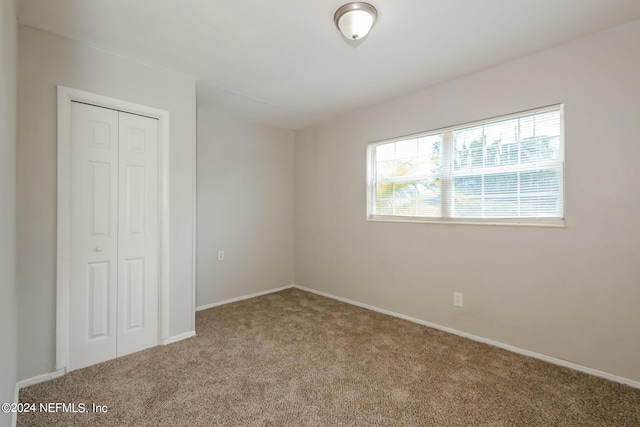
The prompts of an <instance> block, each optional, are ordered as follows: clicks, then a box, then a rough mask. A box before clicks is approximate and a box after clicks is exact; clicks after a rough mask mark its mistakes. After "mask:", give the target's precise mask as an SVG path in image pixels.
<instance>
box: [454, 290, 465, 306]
mask: <svg viewBox="0 0 640 427" xmlns="http://www.w3.org/2000/svg"><path fill="white" fill-rule="evenodd" d="M453 305H455V306H456V307H462V306H463V303H462V292H454V293H453Z"/></svg>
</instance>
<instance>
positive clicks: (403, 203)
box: [367, 105, 564, 226]
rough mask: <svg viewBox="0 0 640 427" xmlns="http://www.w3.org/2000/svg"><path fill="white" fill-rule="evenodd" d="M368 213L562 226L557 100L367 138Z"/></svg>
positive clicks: (560, 122)
mask: <svg viewBox="0 0 640 427" xmlns="http://www.w3.org/2000/svg"><path fill="white" fill-rule="evenodd" d="M367 174H368V211H367V216H368V219H371V220H391V221H424V222H429V221H431V222H443V221H446V222H459V223H460V222H461V223H491V224H527V225H549V226H562V225H563V224H564V141H563V109H562V105H556V106H552V107H546V108H541V109H537V110H532V111H527V112H524V113H518V114H514V115H510V116H504V117H498V118H494V119H489V120H484V121H481V122H476V123H470V124H465V125H460V126H453V127H449V128H446V129H439V130H435V131H432V132H426V133H423V134H419V135H413V136H409V137H403V138H397V139H393V140H388V141H382V142H376V143H371V144H369V146H368V148H367Z"/></svg>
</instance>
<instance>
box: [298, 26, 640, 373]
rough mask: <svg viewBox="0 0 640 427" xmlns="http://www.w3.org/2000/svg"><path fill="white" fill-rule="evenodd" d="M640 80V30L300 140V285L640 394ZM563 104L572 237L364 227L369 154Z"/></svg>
mask: <svg viewBox="0 0 640 427" xmlns="http://www.w3.org/2000/svg"><path fill="white" fill-rule="evenodd" d="M638 76H640V21H635V22H633V23H630V24H627V25H625V26H622V27H618V28H615V29H612V30H610V31H607V32H604V33H600V34H596V35H593V36H590V37H588V38H584V39H581V40H578V41H575V42H572V43H569V44H566V45H562V46H560V47H557V48H554V49H551V50H547V51H544V52H541V53H538V54H535V55H532V56H528V57H525V58H522V59H520V60H516V61H512V62H509V63H506V64H503V65H500V66H496V67H493V68H490V69H487V70H484V71H482V72H478V73H475V74H472V75H469V76H466V77H463V78H459V79H456V80H453V81H450V82H448V83H445V84H441V85H439V86H436V87H433V88H430V89H426V90H423V91H421V92H417V93H414V94H411V95H408V96H405V97H401V98H397V99H394V100H391V101H388V102H386V103H383V104H380V105H377V106H374V107H371V108H367V109H362V110H359V111H356V112H353V113H351V114H348V115H345V116H342V117H340V118H336V119H334V120H330V121H327V122H325V123H323V124H321V125H318V126H315V127H312V128H308V129H304V130H301V131H298V132H296V134H295V167H296V169H295V254H296V263H295V282H296V284H298V285H301V286H307V287H310V288H314V289H317V290H321V291H325V292H329V293H332V294H335V295H338V296H342V297H345V298H350V299H353V300H356V301H359V302H362V303H366V304H370V305H373V306H377V307H380V308H384V309H388V310H392V311H395V312H398V313H402V314H405V315H408V316H412V317H415V318H419V319H423V320H426V321H430V322H433V323H436V324H439V325H442V326H447V327H451V328H454V329H457V330H460V331H464V332H467V333H471V334H475V335H477V336H481V337H484V338H488V339H492V340H496V341H499V342H502V343H506V344H510V345H513V346H517V347H520V348H523V349H527V350H531V351H534V352H538V353H542V354H545V355H550V356H553V357H556V358H560V359H566V360H568V361H571V362H574V363H577V364H580V365H584V366H587V367H592V368H595V369H598V370H602V371H605V372H608V373H612V374H615V375H619V376H622V377H625V378H627V379H631V380H635V381H640V363H638V360H639V359H638V357H639V355H640V339H639V338H638V337H640V309H638V302H639V301H640V197H639V196H638V195H639V194H640V193H639V192H638V188H637V183H638V182H640V167H639V166H638V159H640V140H639V135H640V84H639V83H638ZM560 102H562V103H564V104H565V113H566V115H565V117H566V225H567V227H566V228H565V229H549V228H538V227H535V228H534V227H495V226H468V225H439V224H394V223H381V222H367V221H365V214H366V206H365V197H366V192H365V185H366V181H365V165H366V163H365V147H366V144H367V142H370V141H377V140H381V139H385V138H391V137H395V136H400V135H405V134H410V133H414V132H419V131H424V130H430V129H436V128H440V127H443V126H448V125H455V124H460V123H465V122H468V121H472V120H478V119H484V118H489V117H492V116H497V115H501V114H507V113H512V112H517V111H522V110H526V109H530V108H535V107H541V106H546V105H550V104H555V103H560ZM453 291H460V292H463V293H464V301H465V307H464V308H456V307H454V306H453V304H452V292H453Z"/></svg>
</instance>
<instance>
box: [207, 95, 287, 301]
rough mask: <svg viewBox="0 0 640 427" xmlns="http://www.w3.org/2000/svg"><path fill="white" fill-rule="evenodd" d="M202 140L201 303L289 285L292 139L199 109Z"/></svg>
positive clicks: (223, 115)
mask: <svg viewBox="0 0 640 427" xmlns="http://www.w3.org/2000/svg"><path fill="white" fill-rule="evenodd" d="M197 134H198V246H197V254H198V255H197V259H198V262H197V265H198V268H197V283H198V285H197V286H198V287H197V305H198V306H206V305H209V304H213V303H216V302H219V301H223V300H226V299H230V298H235V297H240V296H244V295H249V294H253V293H257V292H261V291H265V290H269V289H273V288H277V287H281V286H287V285H291V284H292V279H293V133H292V132H291V131H285V130H279V129H274V128H271V127H268V126H263V125H259V124H256V123H252V122H250V121H248V120H245V119H240V118H238V117H234V116H233V115H231V114H229V113H225V112H223V111H220V110H215V109H210V108H199V109H198V133H197ZM220 250H224V251H225V260H224V261H217V254H218V251H220Z"/></svg>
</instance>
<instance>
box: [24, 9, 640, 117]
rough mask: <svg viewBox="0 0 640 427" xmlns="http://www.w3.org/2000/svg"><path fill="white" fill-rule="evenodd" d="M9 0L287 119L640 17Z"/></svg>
mask: <svg viewBox="0 0 640 427" xmlns="http://www.w3.org/2000/svg"><path fill="white" fill-rule="evenodd" d="M346 2H347V1H346V0H270V1H265V0H242V1H232V0H55V1H52V0H19V20H20V23H21V24H24V25H28V26H32V27H36V28H40V29H43V30H47V31H50V32H53V33H56V34H60V35H62V36H65V37H68V38H71V39H76V40H79V41H82V42H85V43H88V44H91V45H94V46H97V47H100V48H102V49H106V50H109V51H112V52H116V53H118V54H121V55H125V56H129V57H132V58H136V59H137V60H140V61H143V62H146V63H152V64H155V65H158V66H162V67H165V68H170V69H173V70H177V71H181V72H184V73H187V74H190V75H193V76H195V78H196V79H197V81H198V87H197V88H198V104H199V105H200V106H203V107H213V106H217V107H221V108H225V109H228V110H230V111H232V112H235V113H237V114H240V115H243V116H246V117H249V118H252V119H254V120H257V121H259V122H263V123H266V124H269V125H272V126H276V127H282V128H288V129H296V128H301V127H305V126H308V125H311V124H314V123H317V122H319V121H321V120H323V119H325V118H328V117H331V116H333V115H336V114H339V113H341V112H345V111H348V110H351V109H354V108H358V107H362V106H366V105H370V104H373V103H376V102H379V101H382V100H385V99H389V98H392V97H395V96H398V95H402V94H406V93H409V92H412V91H415V90H417V89H421V88H424V87H427V86H431V85H434V84H437V83H440V82H443V81H446V80H450V79H452V78H454V77H458V76H461V75H465V74H468V73H471V72H474V71H477V70H480V69H483V68H486V67H489V66H492V65H495V64H498V63H501V62H505V61H507V60H510V59H513V58H517V57H521V56H524V55H526V54H529V53H532V52H535V51H539V50H542V49H545V48H547V47H550V46H553V45H557V44H559V43H562V42H565V41H568V40H571V39H574V38H577V37H580V36H584V35H587V34H589V33H593V32H596V31H599V30H603V29H606V28H610V27H613V26H616V25H620V24H623V23H626V22H630V21H633V20H636V19H639V18H640V1H639V0H369V2H370V3H371V4H373V5H374V6H375V7H376V8H377V9H378V13H379V16H378V22H377V23H376V26H375V27H374V28H373V30H372V31H371V33H370V34H369V35H368V36H367V38H366V39H364V40H361V41H360V42H359V43H358V44H357V46H353V45H351V44H349V43H348V42H347V41H346V40H344V39H343V38H342V36H341V35H340V33H339V32H338V30H337V29H336V28H335V26H334V24H333V14H334V12H335V11H336V9H338V7H340V6H341V5H342V4H344V3H346Z"/></svg>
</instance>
